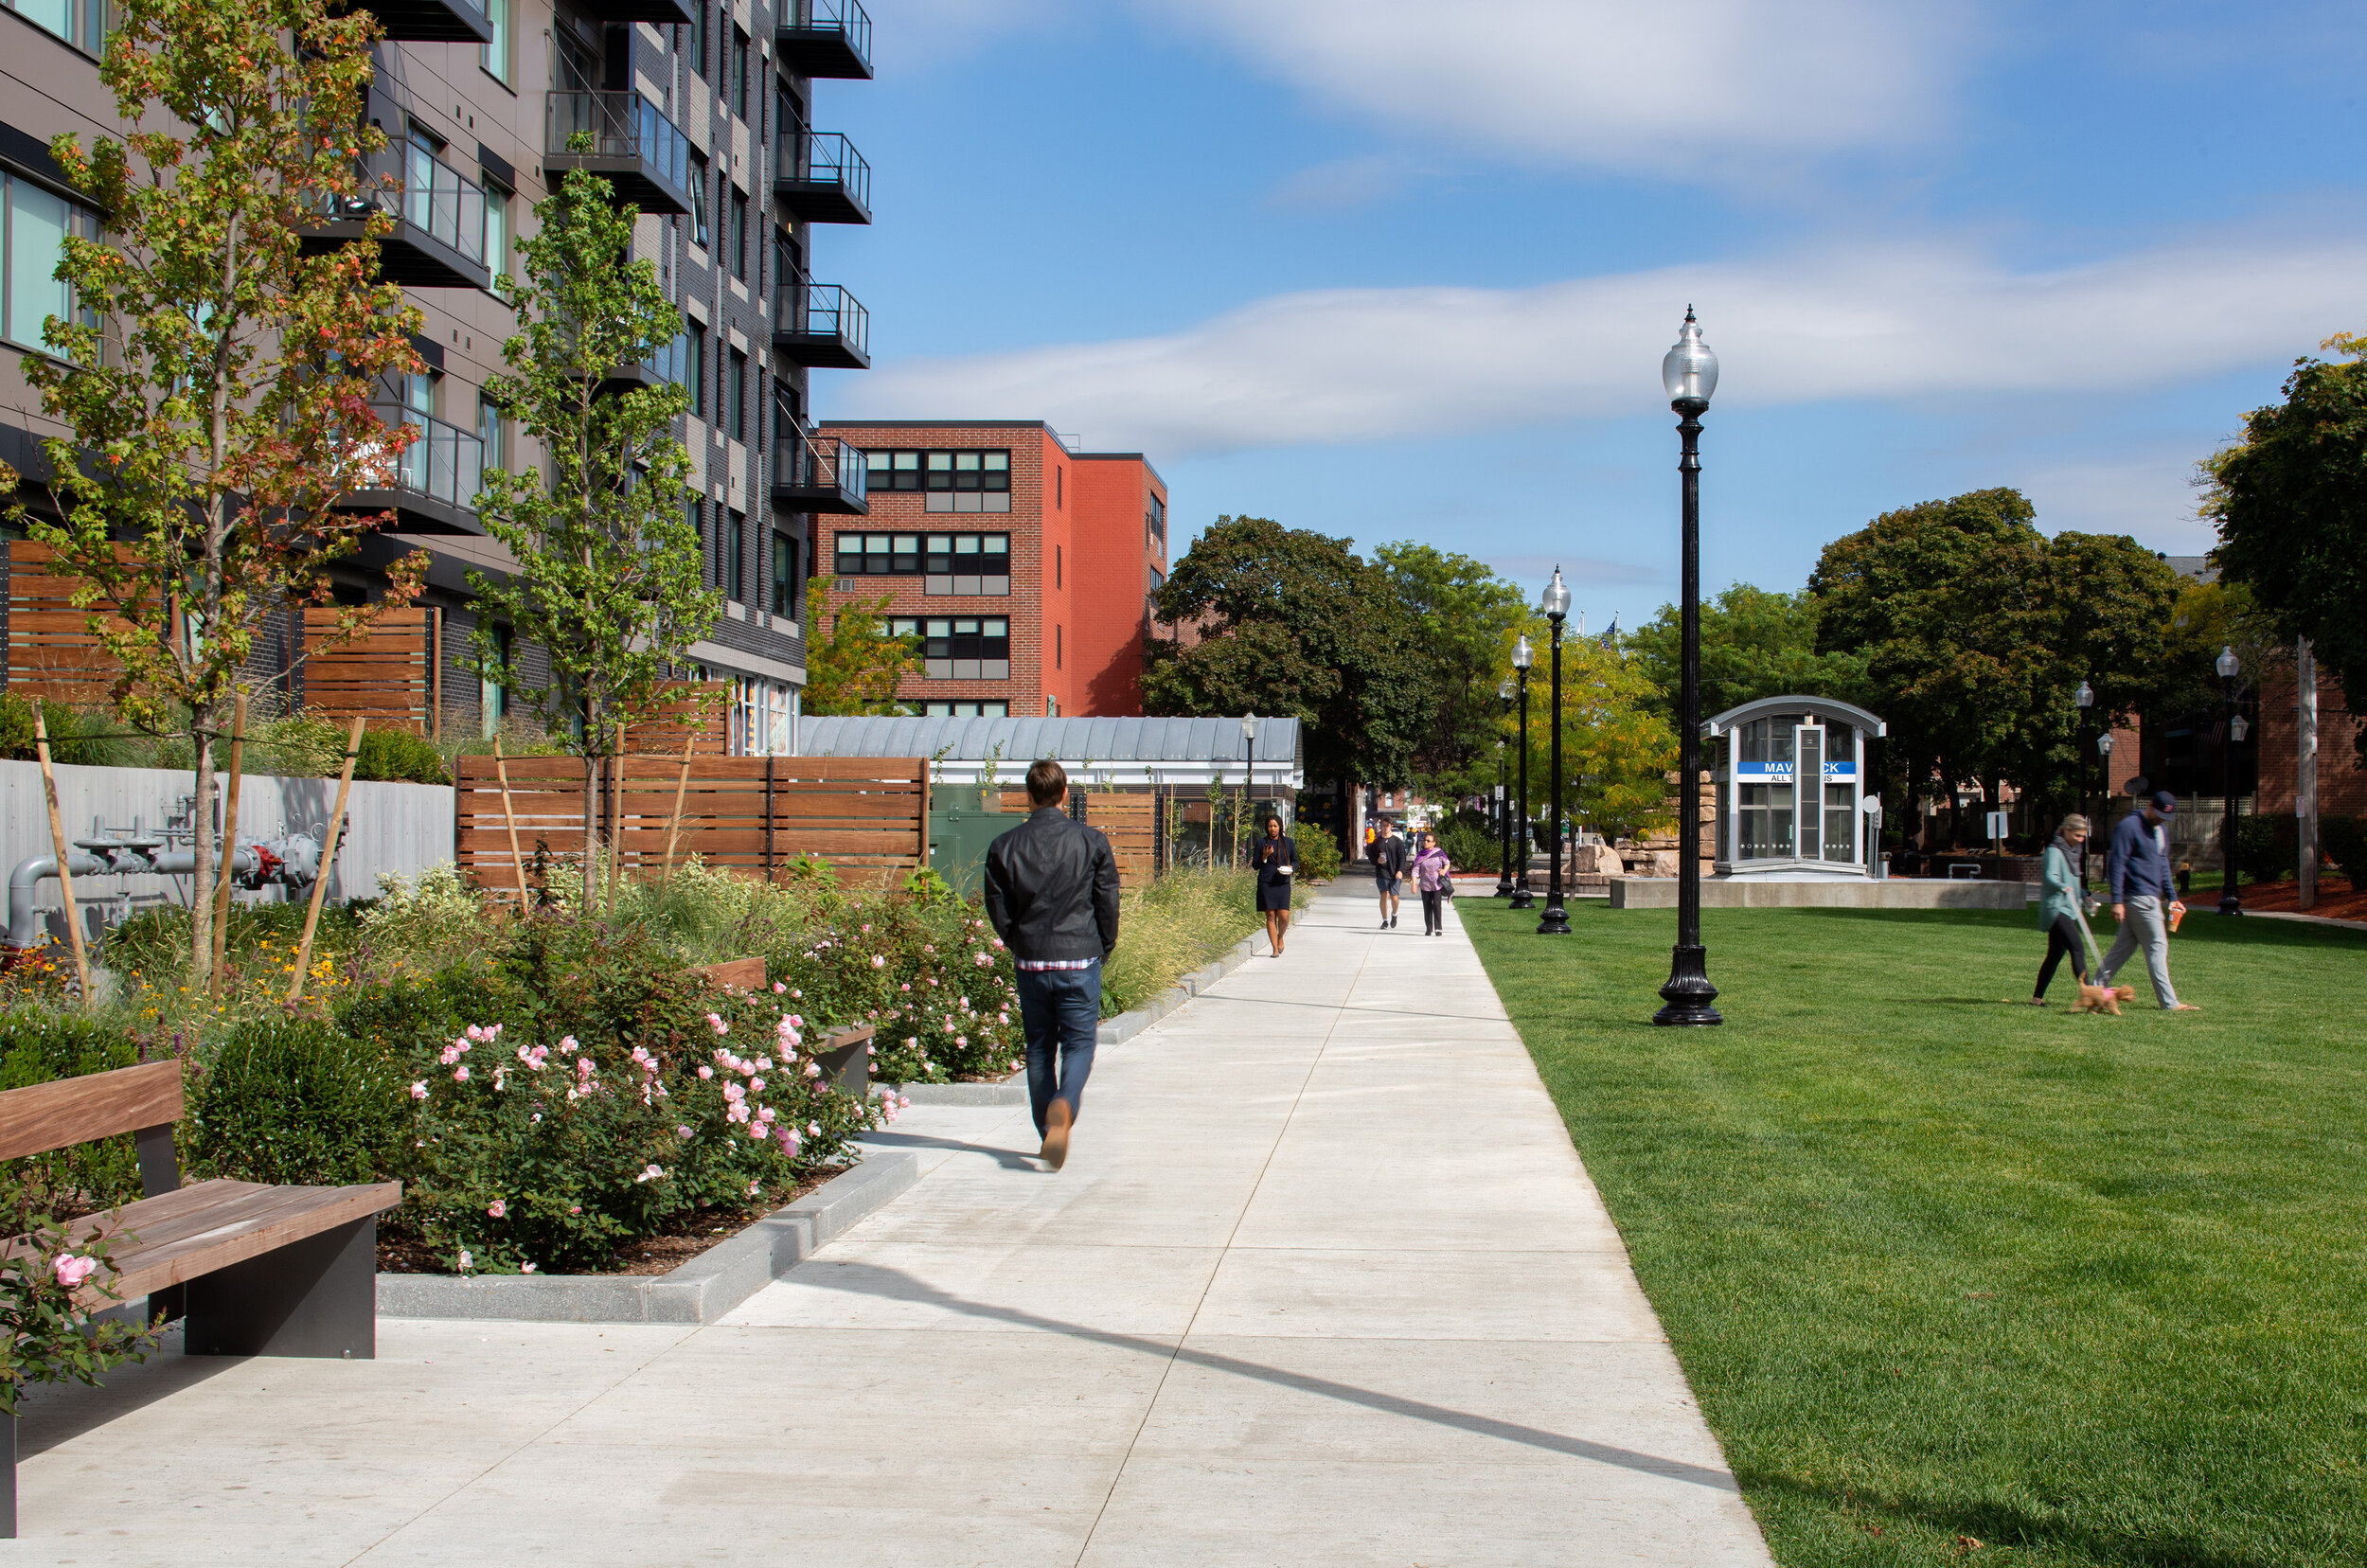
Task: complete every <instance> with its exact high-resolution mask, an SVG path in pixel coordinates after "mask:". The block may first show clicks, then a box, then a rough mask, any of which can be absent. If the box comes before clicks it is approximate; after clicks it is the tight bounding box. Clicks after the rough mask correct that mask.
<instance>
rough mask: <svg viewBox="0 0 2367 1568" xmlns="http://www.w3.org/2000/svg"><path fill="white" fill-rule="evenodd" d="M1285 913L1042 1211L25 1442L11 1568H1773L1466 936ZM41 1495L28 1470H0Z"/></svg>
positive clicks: (230, 1373) (985, 1118) (981, 1174)
mask: <svg viewBox="0 0 2367 1568" xmlns="http://www.w3.org/2000/svg"><path fill="white" fill-rule="evenodd" d="M1406 921H1407V923H1406V924H1405V925H1403V926H1401V927H1400V928H1399V929H1398V930H1397V931H1394V932H1387V933H1383V932H1379V931H1378V930H1375V929H1374V926H1375V923H1376V921H1375V918H1374V916H1373V914H1372V896H1371V893H1370V890H1369V887H1363V888H1359V887H1355V886H1354V885H1352V884H1342V885H1341V886H1338V887H1336V888H1334V889H1332V890H1330V891H1329V892H1328V893H1327V895H1326V897H1324V898H1322V899H1321V900H1318V902H1317V903H1316V905H1315V907H1314V909H1313V910H1312V911H1311V912H1310V913H1309V915H1308V918H1305V919H1304V920H1303V921H1302V922H1301V924H1300V926H1299V928H1298V930H1297V931H1296V932H1294V933H1293V935H1292V938H1291V940H1290V944H1289V951H1288V953H1286V954H1285V955H1284V956H1283V957H1282V958H1281V959H1280V960H1272V959H1268V958H1264V957H1260V958H1258V959H1256V960H1255V961H1253V962H1252V963H1251V964H1250V965H1248V966H1247V967H1245V968H1244V969H1242V970H1241V971H1238V972H1237V973H1236V974H1235V975H1234V976H1232V977H1231V978H1230V979H1229V980H1227V981H1226V982H1224V984H1223V985H1221V986H1220V987H1219V989H1218V990H1217V991H1216V993H1215V994H1213V995H1211V996H1209V997H1206V998H1203V999H1202V1000H1201V1001H1199V1002H1197V1003H1195V1004H1194V1005H1192V1006H1191V1007H1187V1008H1185V1009H1184V1010H1183V1011H1181V1012H1179V1013H1177V1014H1175V1015H1173V1016H1172V1017H1170V1018H1169V1019H1167V1020H1166V1021H1165V1022H1163V1023H1162V1024H1161V1025H1158V1026H1156V1027H1155V1028H1153V1029H1151V1030H1149V1031H1148V1032H1146V1033H1145V1034H1144V1035H1142V1036H1141V1037H1139V1038H1138V1039H1137V1040H1135V1041H1133V1042H1130V1043H1128V1044H1127V1045H1124V1046H1121V1047H1117V1048H1115V1049H1112V1050H1109V1051H1106V1052H1105V1053H1104V1054H1103V1056H1102V1059H1101V1061H1100V1064H1099V1066H1098V1067H1097V1069H1096V1071H1095V1075H1094V1078H1093V1083H1092V1087H1091V1089H1090V1090H1089V1091H1088V1093H1087V1096H1086V1101H1085V1111H1084V1115H1083V1117H1082V1119H1081V1120H1080V1123H1079V1126H1078V1131H1077V1142H1076V1147H1075V1149H1074V1152H1073V1154H1072V1156H1071V1159H1070V1162H1069V1166H1068V1168H1067V1169H1066V1170H1065V1171H1062V1172H1060V1173H1059V1174H1057V1175H1055V1174H1050V1173H1047V1172H1045V1171H1044V1170H1042V1169H1041V1167H1039V1166H1038V1165H1037V1164H1036V1162H1035V1161H1034V1159H1033V1158H1032V1154H1033V1149H1034V1147H1035V1138H1034V1133H1033V1130H1032V1129H1031V1128H1030V1127H1029V1126H1028V1124H1027V1116H1026V1113H1025V1111H1024V1109H1020V1110H1016V1111H1013V1110H1006V1109H1001V1108H992V1109H977V1110H971V1109H961V1108H952V1107H945V1108H937V1107H932V1108H926V1109H925V1110H924V1109H923V1108H915V1110H914V1111H913V1112H911V1113H909V1114H907V1116H906V1118H905V1119H904V1120H903V1121H901V1122H899V1124H898V1126H897V1128H896V1129H895V1130H894V1131H893V1132H891V1133H888V1134H885V1135H883V1136H882V1137H881V1140H880V1141H881V1142H882V1143H886V1144H892V1145H895V1146H897V1147H901V1148H907V1149H916V1150H918V1151H920V1152H922V1153H923V1155H924V1157H925V1158H926V1159H928V1160H929V1161H931V1162H933V1164H932V1167H931V1169H930V1171H929V1173H928V1175H927V1176H926V1177H925V1178H924V1179H923V1181H922V1182H921V1184H920V1185H918V1186H917V1188H915V1189H914V1190H913V1191H912V1192H910V1193H908V1194H907V1195H906V1196H904V1197H903V1198H902V1199H900V1200H899V1201H898V1202H897V1203H894V1204H893V1205H891V1206H890V1207H888V1208H887V1209H885V1210H882V1211H881V1213H879V1214H877V1215H874V1216H873V1217H872V1218H870V1219H869V1220H867V1221H863V1223H862V1224H861V1225H859V1226H858V1227H857V1228H856V1229H854V1230H853V1231H850V1232H849V1233H848V1234H847V1235H845V1237H843V1238H840V1239H839V1240H838V1241H836V1242H834V1243H832V1244H831V1245H830V1246H828V1248H826V1249H825V1250H824V1251H823V1252H822V1253H821V1254H820V1255H819V1256H817V1257H816V1259H815V1260H814V1261H812V1262H810V1263H809V1264H807V1265H805V1266H803V1267H801V1268H799V1269H798V1270H796V1271H795V1272H794V1273H793V1274H790V1275H789V1276H788V1277H787V1278H785V1279H782V1280H780V1281H778V1282H776V1283H775V1284H774V1285H773V1286H771V1287H770V1288H768V1289H767V1290H765V1291H763V1292H759V1293H758V1294H757V1295H756V1296H755V1297H754V1298H752V1299H751V1300H750V1301H749V1302H748V1303H746V1304H745V1305H744V1306H743V1307H742V1308H741V1310H739V1312H737V1313H736V1314H734V1315H733V1316H732V1317H731V1318H730V1319H728V1320H727V1321H726V1322H725V1323H723V1324H721V1325H719V1326H716V1327H708V1328H704V1329H678V1328H655V1327H651V1328H640V1327H548V1326H542V1325H525V1324H521V1325H485V1324H428V1323H405V1322H394V1321H388V1322H384V1323H382V1325H381V1331H380V1359H379V1360H378V1361H377V1362H375V1363H366V1364H365V1363H351V1364H339V1363H306V1362H286V1361H278V1362H270V1361H247V1362H226V1363H204V1362H190V1361H185V1360H182V1359H181V1358H179V1357H177V1356H174V1357H169V1358H167V1359H165V1360H164V1361H162V1362H160V1363H154V1364H152V1365H151V1366H150V1367H147V1368H136V1369H133V1370H132V1371H130V1372H127V1373H126V1374H123V1375H121V1376H119V1377H118V1378H117V1379H116V1380H115V1381H114V1383H113V1384H112V1386H111V1387H110V1388H109V1389H108V1390H106V1391H104V1392H103V1393H100V1394H97V1395H94V1394H92V1393H90V1392H89V1391H84V1390H75V1391H69V1392H68V1393H67V1394H66V1395H65V1396H63V1397H53V1396H48V1395H44V1397H43V1398H42V1399H41V1402H40V1404H39V1405H38V1407H37V1408H36V1410H35V1411H34V1413H33V1414H32V1415H31V1416H29V1417H28V1418H27V1422H26V1431H25V1434H24V1443H25V1448H26V1449H27V1453H28V1457H27V1459H26V1460H25V1462H24V1465H23V1468H22V1470H21V1485H22V1488H23V1499H24V1505H23V1506H24V1519H25V1534H26V1537H27V1539H25V1540H23V1541H19V1542H17V1543H15V1545H14V1546H13V1548H12V1549H11V1548H0V1558H5V1559H7V1560H10V1561H27V1562H33V1561H61V1562H63V1561H81V1562H91V1563H98V1562H102V1561H103V1562H151V1561H152V1562H160V1563H161V1562H167V1561H169V1562H173V1563H176V1564H188V1563H200V1562H233V1561H236V1562H241V1563H253V1562H258V1561H269V1562H273V1563H291V1564H293V1563H342V1562H349V1561H352V1562H366V1563H372V1564H396V1563H422V1564H424V1563H436V1564H439V1565H441V1564H450V1563H455V1562H458V1563H473V1562H492V1561H503V1560H513V1559H518V1558H521V1557H533V1556H541V1555H543V1554H561V1555H562V1556H563V1559H564V1560H567V1561H570V1562H574V1563H592V1564H606V1563H615V1564H628V1563H630V1564H635V1565H641V1564H666V1563H677V1562H679V1563H710V1562H713V1563H739V1562H746V1563H759V1562H761V1563H768V1564H769V1563H775V1562H781V1561H796V1560H820V1561H830V1560H844V1561H855V1562H862V1563H864V1564H866V1565H867V1568H868V1565H877V1564H907V1563H909V1564H916V1565H930V1568H936V1565H949V1568H950V1565H955V1564H959V1565H970V1564H1003V1563H1010V1564H1026V1565H1030V1568H1037V1565H1050V1564H1058V1565H1061V1568H1067V1565H1071V1564H1078V1565H1088V1568H1091V1565H1101V1564H1111V1565H1116V1564H1162V1565H1165V1564H1174V1565H1177V1568H1185V1565H1189V1568H1211V1565H1227V1564H1241V1565H1245V1568H1246V1565H1258V1568H1265V1565H1286V1564H1287V1565H1290V1568H1300V1565H1308V1564H1330V1563H1338V1564H1358V1565H1364V1564H1437V1565H1445V1564H1453V1565H1457V1568H1477V1565H1486V1564H1504V1565H1506V1568H1512V1565H1519V1568H1538V1565H1542V1564H1556V1563H1589V1564H1591V1563H1623V1564H1630V1563H1668V1564H1684V1565H1687V1568H1715V1565H1725V1564H1732V1565H1736V1568H1742V1565H1752V1568H1762V1565H1765V1564H1767V1563H1768V1561H1769V1559H1768V1556H1767V1551H1766V1548H1765V1546H1764V1545H1763V1544H1762V1542H1761V1541H1760V1537H1759V1534H1758V1531H1757V1529H1756V1527H1755V1526H1754V1525H1753V1522H1752V1520H1751V1517H1750V1515H1749V1513H1748V1511H1747V1510H1746V1509H1745V1508H1744V1507H1743V1506H1742V1504H1741V1502H1740V1500H1739V1498H1738V1496H1737V1495H1736V1492H1735V1485H1734V1481H1733V1478H1732V1476H1731V1475H1730V1474H1729V1473H1728V1471H1727V1470H1726V1467H1725V1464H1724V1462H1723V1460H1722V1459H1721V1457H1720V1455H1719V1453H1718V1450H1717V1444H1716V1442H1715V1441H1714V1440H1713V1439H1712V1437H1711V1435H1710V1434H1709V1432H1708V1430H1707V1428H1706V1427H1705V1426H1704V1424H1703V1423H1702V1420H1701V1418H1700V1414H1699V1412H1698V1411H1697V1410H1696V1409H1695V1407H1694V1405H1693V1402H1692V1399H1691V1396H1690V1394H1689V1393H1688V1391H1687V1389H1686V1387H1685V1384H1684V1381H1683V1378H1682V1375H1681V1374H1680V1373H1679V1371H1678V1369H1677V1366H1676V1363H1675V1361H1674V1359H1673V1357H1672V1356H1671V1355H1670V1354H1669V1351H1668V1347H1667V1345H1665V1344H1664V1342H1663V1340H1662V1337H1661V1334H1660V1330H1659V1327H1658V1325H1657V1323H1656V1322H1655V1320H1654V1318H1653V1315H1652V1312H1651V1310H1650V1308H1649V1306H1648V1305H1647V1304H1646V1302H1645V1300H1644V1298H1643V1295H1642V1293H1641V1292H1639V1291H1638V1290H1637V1288H1636V1283H1635V1279H1634V1276H1633V1274H1631V1273H1630V1271H1629V1269H1628V1261H1627V1255H1626V1253H1625V1251H1624V1250H1623V1249H1622V1247H1621V1245H1620V1242H1619V1238H1618V1235H1617V1233H1616V1232H1615V1231H1614V1230H1613V1229H1612V1227H1611V1224H1610V1222H1609V1221H1608V1219H1607V1218H1606V1216H1605V1214H1604V1212H1603V1209H1602V1205H1601V1203H1600V1202H1599V1201H1598V1200H1597V1198H1596V1196H1595V1193H1594V1190H1593V1186H1592V1185H1591V1184H1590V1183H1589V1182H1588V1180H1587V1178H1586V1174H1585V1171H1584V1169H1583V1168H1582V1167H1581V1166H1580V1165H1579V1162H1578V1159H1577V1157H1576V1156H1575V1154H1574V1153H1573V1152H1572V1150H1571V1148H1570V1143H1569V1139H1568V1137H1567V1135H1566V1133H1565V1132H1564V1131H1563V1129H1562V1126H1561V1122H1560V1119H1559V1117H1558V1116H1557V1114H1555V1112H1554V1109H1553V1106H1552V1103H1551V1102H1550V1101H1549V1100H1548V1098H1547V1097H1546V1095H1545V1092H1544V1090H1543V1088H1542V1086H1541V1085H1540V1084H1539V1081H1538V1078H1537V1075H1536V1073H1535V1071H1534V1070H1533V1069H1532V1067H1531V1065H1530V1062H1529V1060H1528V1057H1527V1054H1526V1053H1525V1051H1524V1050H1523V1049H1522V1046H1521V1043H1520V1041H1519V1039H1518V1038H1517V1037H1516V1036H1515V1034H1514V1033H1513V1030H1512V1028H1511V1026H1510V1025H1509V1024H1508V1023H1506V1021H1505V1018H1504V1010H1503V1008H1502V1007H1501V1006H1500V1005H1499V1003H1498V1001H1497V999H1496V996H1495V994H1494V992H1493V990H1492V989H1490V988H1489V986H1488V983H1487V980H1486V976H1485V974H1484V973H1483V972H1482V971H1481V968H1480V965H1479V962H1478V960H1477V958H1476V956H1475V955H1474V954H1473V953H1472V951H1471V949H1470V947H1469V945H1468V942H1467V941H1466V940H1465V939H1464V937H1463V935H1462V934H1461V932H1460V930H1459V929H1452V928H1450V932H1449V934H1448V935H1447V936H1445V937H1443V938H1425V937H1423V936H1422V935H1420V934H1419V930H1418V928H1419V926H1420V923H1421V920H1420V914H1419V911H1418V909H1417V908H1413V907H1409V909H1408V912H1407V915H1406ZM35 1451H38V1452H35Z"/></svg>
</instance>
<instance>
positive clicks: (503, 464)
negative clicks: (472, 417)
mask: <svg viewBox="0 0 2367 1568" xmlns="http://www.w3.org/2000/svg"><path fill="white" fill-rule="evenodd" d="M476 434H477V439H478V440H480V441H483V442H484V443H485V453H484V460H485V467H486V468H489V469H497V468H507V467H508V466H509V465H508V457H509V442H508V440H507V435H508V432H507V429H506V428H505V427H504V425H503V423H502V411H501V410H500V409H499V408H498V407H496V406H495V405H494V403H493V401H492V400H491V399H490V398H488V397H487V396H486V395H485V394H484V393H482V392H480V393H478V394H477V396H476Z"/></svg>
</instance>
